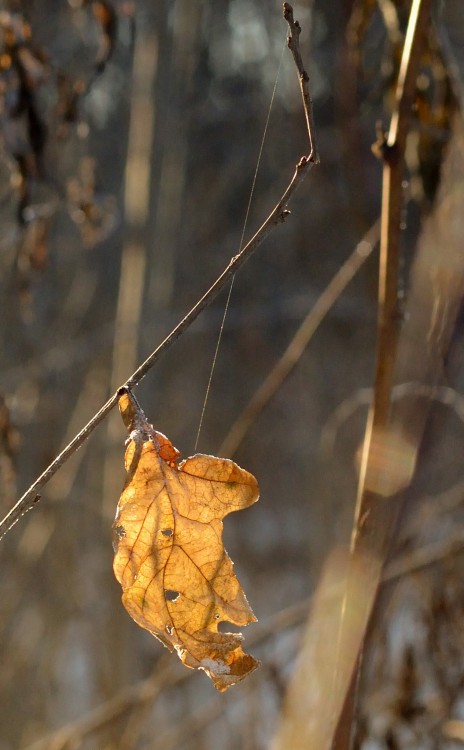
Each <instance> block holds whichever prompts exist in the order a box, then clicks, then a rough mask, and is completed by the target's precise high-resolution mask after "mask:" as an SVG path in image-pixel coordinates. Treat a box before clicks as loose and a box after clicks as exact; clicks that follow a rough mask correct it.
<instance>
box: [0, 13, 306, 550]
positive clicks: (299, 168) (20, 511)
mask: <svg viewBox="0 0 464 750" xmlns="http://www.w3.org/2000/svg"><path fill="white" fill-rule="evenodd" d="M284 17H285V19H286V20H287V23H288V24H289V27H290V30H291V34H292V37H291V39H292V42H291V43H290V44H289V46H290V49H291V50H292V54H293V57H294V60H295V64H296V66H297V69H298V74H299V78H300V87H301V92H302V99H303V107H304V111H305V115H306V120H307V123H308V133H309V139H310V146H311V151H310V154H309V156H302V157H301V159H300V161H299V162H298V164H297V165H296V168H295V172H294V174H293V177H292V179H291V180H290V182H289V184H288V186H287V188H286V190H285V191H284V193H283V195H282V197H281V198H280V200H279V202H278V203H277V204H276V206H275V207H274V209H273V210H272V211H271V213H270V214H269V216H268V217H267V219H266V220H265V221H264V222H263V224H262V225H261V226H260V228H259V229H258V231H257V232H256V233H255V235H254V236H253V237H252V238H251V240H250V241H249V242H248V243H247V244H246V245H245V247H244V248H243V249H241V250H240V252H239V253H238V254H237V255H235V256H234V257H233V258H231V260H230V262H229V264H228V265H227V267H226V268H225V269H224V271H223V272H222V274H221V275H220V276H219V277H218V278H217V279H216V281H215V282H214V284H212V285H211V286H210V288H209V289H208V291H207V292H205V294H204V295H203V296H202V297H201V298H200V299H199V300H198V302H197V303H196V304H195V305H194V306H193V307H192V309H191V310H190V311H189V312H188V313H187V315H186V316H185V317H184V318H183V319H182V320H181V321H180V323H178V324H177V326H176V327H175V328H174V329H173V330H172V331H171V333H170V334H169V335H168V336H167V337H166V338H165V339H164V341H162V342H161V344H160V345H159V346H158V347H157V348H156V349H155V350H154V351H153V352H152V353H151V354H150V356H149V357H147V359H146V360H145V362H143V363H142V364H141V365H140V366H139V367H138V368H137V369H136V370H135V372H134V373H132V375H131V376H130V377H129V378H128V379H127V380H126V382H125V383H123V384H122V385H121V388H125V389H127V390H129V391H130V390H131V389H132V388H134V387H135V386H136V385H138V384H139V383H140V381H141V380H142V379H143V378H144V377H145V375H146V374H147V372H149V370H151V368H152V367H153V365H154V364H155V363H156V362H157V361H158V360H159V359H160V357H161V356H162V355H163V354H164V353H165V351H167V350H168V349H169V348H170V347H171V346H172V345H173V344H174V343H175V342H176V341H177V339H178V338H180V336H182V334H183V333H184V332H185V331H186V330H187V328H189V327H190V326H191V325H192V323H193V322H194V321H195V320H196V319H197V318H198V316H199V315H200V313H201V312H203V310H204V309H205V308H206V307H208V306H209V305H210V304H211V303H212V302H213V300H214V299H215V298H216V297H217V295H218V294H219V292H220V291H221V289H222V288H223V287H224V286H225V284H226V283H227V282H228V281H229V279H231V278H232V276H234V274H236V273H237V271H239V269H240V268H241V267H242V266H243V265H244V264H245V263H246V261H247V260H248V259H249V258H250V257H251V256H252V255H253V253H254V252H255V251H256V250H257V249H258V247H259V246H260V245H261V244H262V243H263V242H264V240H265V239H266V238H267V237H268V236H269V235H270V234H271V232H272V231H273V230H274V229H275V228H276V227H278V226H279V225H280V224H282V223H283V222H284V221H285V219H286V218H287V216H288V215H289V214H290V211H288V209H287V205H288V203H289V201H290V199H291V198H292V197H293V195H294V193H295V192H296V190H297V189H298V187H299V186H300V185H301V183H302V182H303V180H304V179H305V177H306V176H307V174H308V172H309V171H310V170H311V168H312V167H313V166H314V164H316V163H318V161H319V159H318V157H317V150H316V147H315V135H314V123H313V117H312V109H311V99H310V97H309V89H308V80H309V79H308V74H307V73H305V71H304V69H303V67H302V63H301V55H300V52H299V43H298V35H299V31H298V30H301V29H300V26H299V24H298V22H294V21H293V9H292V7H291V6H290V5H288V3H285V4H284ZM303 74H304V75H303ZM302 75H303V79H304V80H303V81H302ZM119 391H120V388H118V390H117V391H116V392H115V393H113V395H112V396H111V397H110V398H109V399H108V401H107V402H106V403H105V404H104V405H103V406H102V407H101V409H100V410H99V411H98V412H97V413H96V414H95V415H94V416H93V417H92V419H90V420H89V422H87V424H86V425H85V427H83V429H82V430H81V431H80V432H79V433H78V434H77V435H76V436H75V437H74V438H73V439H72V440H71V442H70V443H69V444H68V445H67V446H66V447H65V448H64V449H63V450H62V451H61V453H60V454H59V455H58V456H57V457H56V458H55V459H54V460H53V461H52V463H51V464H50V466H48V467H47V468H46V469H45V471H44V472H43V473H42V474H41V475H40V476H39V477H38V478H37V479H36V480H35V482H34V483H33V484H32V485H31V486H30V487H29V489H28V490H27V491H26V492H25V493H24V495H23V496H22V497H21V498H20V499H19V500H18V502H17V503H16V505H15V506H14V507H13V508H12V509H11V510H10V511H9V513H7V515H6V516H5V517H4V518H3V520H2V521H0V540H1V539H2V538H3V537H4V536H5V534H6V533H7V532H8V531H10V529H11V528H12V527H13V526H14V525H15V523H17V522H18V520H19V519H20V518H21V516H23V515H24V513H26V512H27V511H28V510H29V509H30V508H31V507H32V506H33V505H34V503H35V502H36V501H35V498H36V497H37V496H38V493H39V491H40V490H41V489H42V487H44V486H45V485H46V484H47V482H49V481H50V479H51V478H52V477H53V476H54V475H55V474H56V472H57V471H58V469H60V468H61V466H62V465H63V464H64V463H65V462H66V461H67V460H68V458H70V457H71V456H72V455H73V453H75V451H76V450H78V448H80V446H81V445H82V444H83V442H84V441H85V440H86V439H87V438H88V437H89V435H90V434H91V433H92V432H93V431H94V429H95V428H96V427H97V426H98V425H99V424H100V422H102V421H103V420H104V419H105V417H106V416H107V415H108V414H109V413H110V411H111V410H112V409H113V407H114V406H115V405H116V404H117V401H118V393H119Z"/></svg>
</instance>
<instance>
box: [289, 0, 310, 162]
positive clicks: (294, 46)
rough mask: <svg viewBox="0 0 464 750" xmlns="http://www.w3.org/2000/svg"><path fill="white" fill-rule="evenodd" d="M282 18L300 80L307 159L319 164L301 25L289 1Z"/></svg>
mask: <svg viewBox="0 0 464 750" xmlns="http://www.w3.org/2000/svg"><path fill="white" fill-rule="evenodd" d="M283 9H284V18H285V20H286V21H287V23H288V37H287V45H288V48H289V50H290V52H291V53H292V55H293V59H294V61H295V65H296V68H297V70H298V80H299V82H300V90H301V96H302V99H303V107H304V111H305V117H306V125H307V128H308V137H309V144H310V148H311V151H310V153H309V156H308V159H309V160H310V161H312V162H314V163H315V164H319V151H318V148H317V141H316V128H315V125H314V115H313V100H312V99H311V96H310V93H309V75H308V73H307V72H306V70H305V68H304V66H303V60H302V59H301V52H300V33H301V26H300V24H299V22H298V21H295V20H294V18H293V8H292V6H291V5H290V3H284V4H283Z"/></svg>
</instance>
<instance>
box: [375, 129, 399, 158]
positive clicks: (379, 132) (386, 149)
mask: <svg viewBox="0 0 464 750" xmlns="http://www.w3.org/2000/svg"><path fill="white" fill-rule="evenodd" d="M375 132H376V136H377V138H376V140H375V142H374V143H373V144H372V146H371V151H372V153H373V154H374V156H375V157H376V158H377V159H381V160H382V161H384V162H385V163H387V164H393V162H394V161H395V159H396V157H397V154H398V148H397V145H396V143H394V144H393V145H390V144H389V143H388V136H387V133H386V132H385V130H384V129H383V125H382V122H381V121H380V120H379V121H378V122H377V123H376V126H375Z"/></svg>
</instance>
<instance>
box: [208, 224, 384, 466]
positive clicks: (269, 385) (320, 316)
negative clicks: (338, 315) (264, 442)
mask: <svg viewBox="0 0 464 750" xmlns="http://www.w3.org/2000/svg"><path fill="white" fill-rule="evenodd" d="M378 237H379V222H378V221H376V222H375V224H373V225H372V227H371V228H370V229H369V230H368V231H367V232H366V234H365V236H364V237H363V239H362V240H361V241H360V242H359V243H358V244H357V245H356V248H355V249H354V250H353V252H352V253H351V255H350V257H349V258H348V259H347V260H346V261H345V263H344V264H343V265H342V266H341V267H340V268H339V269H338V271H337V273H336V274H335V276H334V277H333V279H332V280H331V281H330V282H329V284H328V285H327V287H326V288H325V289H324V291H323V292H322V294H321V295H320V297H319V298H318V300H317V302H316V304H315V305H314V307H312V308H311V310H310V311H309V312H308V314H307V315H306V317H305V318H304V320H303V321H302V323H301V324H300V326H299V327H298V330H297V332H296V333H295V335H294V336H293V338H292V340H291V341H290V343H289V345H288V347H287V348H286V350H285V352H284V353H283V355H282V357H281V358H280V359H279V361H278V362H277V363H276V364H275V365H274V367H273V368H272V370H271V371H270V373H269V374H268V375H267V377H266V378H265V380H264V382H263V383H262V384H261V385H260V387H259V388H258V390H257V391H256V392H255V393H254V394H253V396H252V397H251V399H250V400H249V402H248V404H247V405H246V406H245V408H244V410H243V411H242V413H241V414H240V415H239V416H238V417H237V419H236V420H235V422H234V424H233V425H232V427H231V428H230V430H229V432H228V433H227V435H226V437H225V438H224V440H223V442H222V444H221V445H220V447H219V453H220V454H221V455H224V456H233V455H234V453H235V452H236V451H237V449H238V447H239V445H240V444H241V442H242V440H243V439H244V437H245V435H246V434H247V432H248V431H249V429H250V428H251V426H252V424H253V423H254V421H255V420H256V419H257V417H258V416H259V415H260V414H261V412H262V411H263V409H265V408H266V406H267V405H268V404H269V402H270V401H271V399H272V398H273V397H274V396H275V394H276V393H277V391H278V390H279V388H280V387H281V386H282V385H283V383H284V382H285V380H286V379H287V378H288V376H289V375H290V373H291V372H292V370H293V368H294V367H295V366H296V365H297V363H298V362H299V360H300V358H301V356H302V354H303V353H304V351H305V349H306V347H307V346H308V344H309V342H310V340H311V339H312V337H313V335H314V334H315V332H316V331H317V329H318V328H319V325H320V324H321V323H322V321H323V320H324V318H325V316H326V315H327V313H328V312H329V310H330V309H331V308H332V307H333V306H334V304H335V302H336V301H337V300H338V298H339V297H340V295H341V294H342V292H343V291H344V289H345V288H346V286H347V285H348V284H349V282H350V281H351V279H352V278H353V276H354V275H355V274H356V273H357V272H358V271H359V269H360V268H361V266H362V265H363V263H364V262H365V261H366V260H367V258H368V257H369V256H370V254H371V252H372V250H373V249H374V247H375V245H376V244H377V241H378Z"/></svg>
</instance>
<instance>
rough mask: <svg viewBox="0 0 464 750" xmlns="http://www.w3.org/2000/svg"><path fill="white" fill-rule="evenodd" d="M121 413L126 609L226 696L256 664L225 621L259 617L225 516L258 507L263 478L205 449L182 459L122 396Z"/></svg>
mask: <svg viewBox="0 0 464 750" xmlns="http://www.w3.org/2000/svg"><path fill="white" fill-rule="evenodd" d="M119 408H120V411H121V415H122V417H123V420H124V423H125V425H126V427H127V428H128V430H129V432H130V437H129V440H128V444H127V449H126V457H125V465H126V471H127V479H126V485H125V488H124V490H123V493H122V495H121V498H120V500H119V504H118V509H117V512H116V518H115V521H114V525H113V533H114V547H115V558H114V566H113V567H114V573H115V575H116V578H117V579H118V581H119V582H120V583H121V585H122V588H123V596H122V601H123V604H124V606H125V608H126V609H127V611H128V612H129V614H130V616H131V617H132V618H133V619H134V620H135V622H136V623H137V624H138V625H140V626H141V627H142V628H145V629H146V630H148V631H150V633H152V634H153V635H154V636H156V638H159V640H160V641H162V643H164V644H165V646H167V647H168V648H169V649H170V650H171V651H173V650H174V649H175V650H176V651H177V653H178V655H179V657H180V659H181V660H182V661H183V663H184V664H185V665H186V666H187V667H191V668H199V669H203V670H204V671H205V672H206V673H207V674H208V675H209V677H211V679H212V680H213V682H214V685H215V687H216V688H217V689H218V690H221V691H222V690H226V689H227V688H228V687H230V686H231V685H233V684H234V683H236V682H238V681H239V680H241V679H243V678H244V677H245V676H246V675H247V674H249V673H250V672H251V671H253V670H254V669H256V667H257V666H258V664H259V662H257V661H256V659H254V658H253V657H252V656H249V655H248V654H245V653H244V651H243V650H242V647H241V641H242V636H241V634H240V633H222V632H218V625H219V623H220V622H223V621H225V622H231V623H234V624H235V625H247V624H248V623H249V622H255V621H256V618H255V616H254V614H253V612H252V610H251V607H250V605H249V604H248V601H247V599H246V596H245V594H244V592H243V590H242V588H241V586H240V583H239V581H238V579H237V578H236V576H235V574H234V569H233V563H232V561H231V559H230V558H229V556H228V554H227V552H226V551H225V549H224V546H223V544H222V519H223V518H224V516H226V515H227V514H228V513H232V512H233V511H236V510H241V509H242V508H246V507H248V506H249V505H252V504H253V503H255V502H256V501H257V499H258V484H257V481H256V479H255V478H254V476H252V475H251V474H249V473H248V472H247V471H245V470H244V469H241V468H240V467H239V466H237V464H235V463H234V462H233V461H230V460H229V459H225V458H215V457H214V456H207V455H203V454H201V453H200V454H196V455H195V456H191V457H190V458H187V459H185V460H184V461H182V462H180V463H179V457H180V454H179V451H178V450H177V449H176V448H174V446H173V445H172V444H171V443H170V441H169V440H168V438H167V437H166V436H165V435H163V434H162V433H160V432H156V431H155V430H154V429H153V427H152V425H150V424H149V423H148V422H147V420H146V418H145V416H144V414H143V412H142V411H141V409H140V407H139V406H138V404H137V402H136V401H135V399H134V398H133V396H132V395H131V394H129V393H128V392H127V391H125V390H124V391H121V395H120V398H119Z"/></svg>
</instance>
